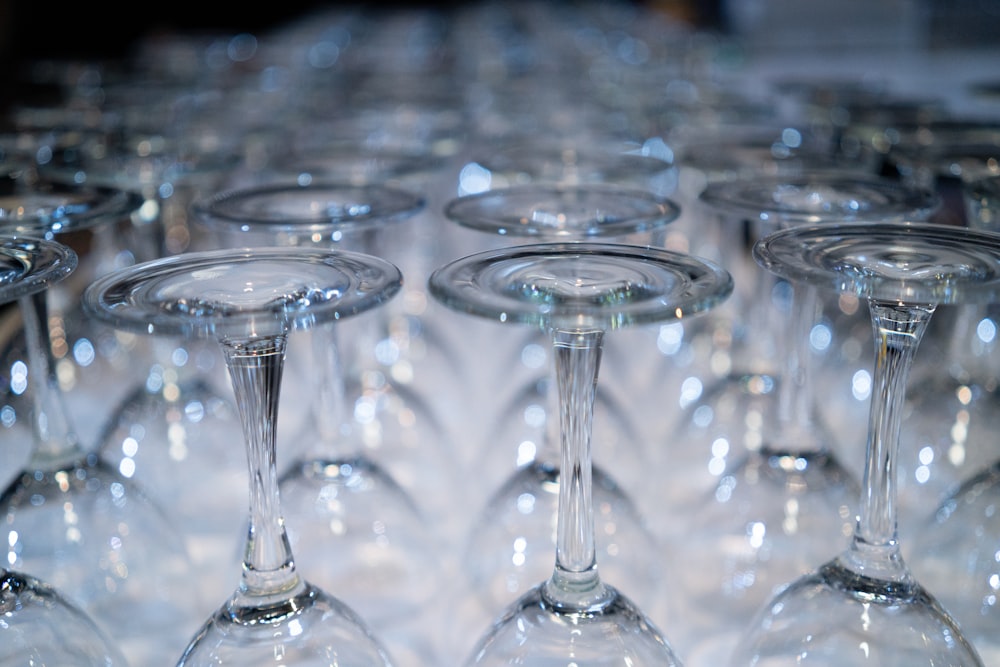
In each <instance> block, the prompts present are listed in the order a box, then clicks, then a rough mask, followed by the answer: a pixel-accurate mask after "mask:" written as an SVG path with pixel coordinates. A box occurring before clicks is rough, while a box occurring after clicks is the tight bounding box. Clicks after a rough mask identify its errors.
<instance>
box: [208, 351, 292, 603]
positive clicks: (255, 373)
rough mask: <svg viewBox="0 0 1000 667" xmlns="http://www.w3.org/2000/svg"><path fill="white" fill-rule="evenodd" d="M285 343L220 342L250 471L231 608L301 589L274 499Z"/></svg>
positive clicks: (277, 499) (277, 597)
mask: <svg viewBox="0 0 1000 667" xmlns="http://www.w3.org/2000/svg"><path fill="white" fill-rule="evenodd" d="M285 345H286V337H285V336H274V337H266V338H254V337H248V338H234V339H226V340H223V341H222V350H223V353H224V354H225V358H226V367H227V368H228V369H229V376H230V378H231V380H232V384H233V390H234V392H235V394H236V405H237V407H238V409H239V413H240V420H241V422H242V425H243V435H244V438H245V440H246V448H247V463H248V465H249V470H250V523H249V527H248V530H247V541H246V547H245V552H244V556H243V577H242V581H241V584H240V588H239V591H238V592H237V596H236V602H237V604H241V603H242V604H246V605H254V606H258V607H259V606H261V605H262V604H266V598H268V597H270V596H274V597H275V599H276V600H281V599H285V598H286V596H287V593H288V592H289V591H291V590H293V589H294V588H296V587H298V586H301V585H303V583H302V581H301V579H300V578H299V577H298V575H297V574H296V572H295V564H294V560H293V558H292V549H291V546H290V545H289V542H288V535H287V533H286V532H285V522H284V518H283V517H282V515H281V508H280V499H279V495H278V481H277V465H276V442H275V434H276V428H277V418H278V398H279V394H280V388H281V374H282V371H283V370H284V360H285ZM261 598H264V599H265V600H263V601H262V600H261Z"/></svg>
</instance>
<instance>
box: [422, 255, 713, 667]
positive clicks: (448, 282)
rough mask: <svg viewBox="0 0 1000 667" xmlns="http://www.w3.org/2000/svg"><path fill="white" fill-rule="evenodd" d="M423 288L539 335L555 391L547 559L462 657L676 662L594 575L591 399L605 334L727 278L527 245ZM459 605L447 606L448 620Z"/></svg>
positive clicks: (709, 298) (687, 261) (687, 312)
mask: <svg viewBox="0 0 1000 667" xmlns="http://www.w3.org/2000/svg"><path fill="white" fill-rule="evenodd" d="M429 287H430V291H431V294H432V295H433V296H434V297H435V298H437V299H438V300H440V301H441V302H442V303H444V304H445V305H446V306H448V307H450V308H452V309H454V310H456V311H459V312H465V313H468V314H472V315H476V316H479V317H483V318H488V319H492V320H494V321H499V322H502V323H514V324H522V325H533V326H537V327H540V328H541V329H542V330H543V331H546V332H547V333H548V334H549V336H550V339H551V345H552V349H553V355H554V363H555V376H556V384H557V387H558V392H559V396H560V400H559V403H560V409H559V421H560V451H561V460H560V467H561V470H562V471H563V475H562V476H561V479H560V483H559V514H558V520H557V527H556V533H557V538H556V547H555V566H554V568H553V569H552V570H551V574H550V576H549V577H548V579H546V580H545V581H543V582H542V583H540V584H538V585H536V586H535V587H533V588H531V589H530V590H528V591H526V592H524V593H523V594H522V595H521V596H519V598H518V599H517V600H515V601H514V602H513V603H512V604H511V605H510V606H509V607H507V609H506V611H505V612H504V613H503V614H502V615H501V616H500V617H499V618H497V620H496V621H495V622H494V623H493V624H492V626H491V627H490V628H489V629H488V630H487V631H486V632H485V634H484V635H482V636H481V638H480V639H479V641H478V643H477V644H476V645H475V647H473V648H472V649H471V652H470V653H469V654H468V656H467V662H466V664H469V665H507V664H522V665H546V664H556V663H560V662H564V661H566V660H571V661H572V662H573V664H575V665H579V666H580V667H589V666H593V665H636V666H637V665H654V664H655V665H664V664H666V665H677V664H680V663H679V661H678V659H677V657H676V655H675V653H674V650H673V649H672V648H671V646H670V645H669V643H668V642H667V641H666V640H665V639H664V637H663V636H662V634H661V633H660V631H659V630H658V629H657V628H656V626H655V624H654V623H652V622H651V621H650V620H649V618H648V617H647V616H646V615H645V614H644V613H643V612H642V611H641V610H640V608H639V607H637V606H636V605H635V604H634V603H633V602H631V601H630V600H629V598H627V597H626V596H625V595H623V594H622V593H621V592H619V590H618V589H617V588H615V587H614V586H612V585H610V584H608V583H605V581H604V580H603V579H602V577H601V576H600V575H599V574H598V555H597V549H596V547H595V522H594V511H595V506H594V496H593V494H592V477H591V444H592V443H591V434H592V429H591V426H592V420H593V410H594V394H595V391H596V386H597V376H598V369H599V366H600V360H601V351H602V349H603V340H604V335H605V333H606V332H607V331H611V330H617V329H620V328H623V327H626V326H630V325H641V324H647V323H654V322H661V321H664V320H667V319H671V318H677V319H680V318H687V317H690V316H692V315H694V314H696V313H698V312H701V311H704V310H706V309H709V308H711V307H713V306H715V305H716V304H717V303H719V302H720V301H722V300H724V299H725V298H726V297H728V295H729V293H730V292H731V290H732V281H731V278H730V276H729V274H728V273H727V272H726V271H725V270H723V269H720V268H718V267H716V266H715V265H713V264H710V263H706V262H703V261H701V260H699V259H697V258H693V257H690V256H687V255H682V254H679V253H672V252H669V251H664V250H657V249H652V248H647V247H641V246H628V245H614V244H592V243H563V244H539V245H533V244H529V245H523V246H513V247H509V248H501V249H499V250H492V251H485V252H480V253H477V254H473V255H469V256H466V257H465V258H462V259H458V260H456V261H454V262H452V263H450V264H447V265H445V266H443V267H441V268H439V269H438V270H436V271H435V272H434V273H432V274H431V277H430V279H429ZM460 609H461V606H460V605H458V604H457V603H456V606H454V607H450V608H449V610H450V614H449V615H450V616H452V617H453V616H454V615H455V613H456V611H457V610H458V611H459V613H460ZM447 613H449V612H448V611H447V610H446V614H447ZM453 622H454V619H453V618H452V619H451V620H450V622H449V627H450V628H451V629H452V631H454V626H453Z"/></svg>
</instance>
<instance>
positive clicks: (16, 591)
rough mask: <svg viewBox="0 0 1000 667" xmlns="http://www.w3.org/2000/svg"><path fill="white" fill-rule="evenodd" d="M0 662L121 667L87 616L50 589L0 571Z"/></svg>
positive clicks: (114, 648)
mask: <svg viewBox="0 0 1000 667" xmlns="http://www.w3.org/2000/svg"><path fill="white" fill-rule="evenodd" d="M0 614H2V617H3V623H2V624H0V663H2V664H5V665H66V666H72V667H115V666H121V667H124V666H125V665H126V664H127V662H126V661H125V657H124V656H123V655H122V654H121V651H120V650H119V649H118V647H117V646H115V644H114V642H113V641H112V640H111V639H110V638H109V637H108V636H107V634H106V633H105V632H104V631H103V630H102V629H101V628H100V627H99V626H98V625H97V623H95V622H94V619H92V618H91V617H90V616H88V615H87V613H86V612H85V611H84V610H83V609H81V608H80V607H78V606H77V605H76V604H74V603H73V602H71V601H70V600H68V599H67V598H66V597H65V596H63V595H62V594H61V593H60V592H59V591H57V590H56V589H55V588H53V587H52V586H50V585H49V584H47V583H45V582H44V581H41V580H39V579H37V578H35V577H32V576H30V575H27V574H22V573H20V572H16V571H13V570H9V569H7V568H0Z"/></svg>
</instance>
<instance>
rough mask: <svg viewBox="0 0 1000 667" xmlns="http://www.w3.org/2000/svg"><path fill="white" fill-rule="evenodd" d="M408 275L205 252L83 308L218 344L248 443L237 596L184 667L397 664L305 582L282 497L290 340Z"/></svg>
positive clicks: (344, 259) (91, 296)
mask: <svg viewBox="0 0 1000 667" xmlns="http://www.w3.org/2000/svg"><path fill="white" fill-rule="evenodd" d="M401 283H402V277H401V274H400V273H399V271H398V269H397V268H396V267H395V266H393V265H392V264H389V263H388V262H386V261H384V260H379V259H377V258H374V257H371V256H367V255H362V254H358V253H348V252H343V251H341V252H338V251H330V250H320V249H306V248H296V249H287V248H258V249H251V250H232V251H228V250H225V251H202V252H200V253H194V252H192V253H186V254H182V255H177V256H174V257H171V258H165V259H161V260H154V261H152V262H147V263H142V264H138V265H136V266H134V267H131V268H129V269H126V270H123V271H120V272H117V273H116V274H113V275H109V276H107V277H105V278H104V279H101V280H98V281H96V282H94V283H93V284H92V285H91V286H90V287H89V288H88V289H87V291H86V292H85V294H84V307H85V308H86V309H87V311H88V312H89V313H91V314H92V315H93V316H94V317H96V318H99V319H101V320H102V321H105V322H107V323H108V324H110V325H112V326H115V327H121V328H124V329H128V330H131V331H135V332H146V333H151V334H159V335H173V336H181V337H196V336H197V337H204V338H211V339H215V340H217V341H218V343H219V345H220V346H221V348H222V352H223V354H224V356H225V359H226V365H227V368H228V369H229V372H230V378H231V381H232V385H233V389H234V392H235V396H236V404H237V407H238V408H239V411H240V416H241V421H242V424H243V429H244V437H245V441H246V454H247V463H248V469H249V473H250V474H249V480H250V483H249V498H250V510H249V517H250V520H249V526H248V529H247V533H246V543H245V550H244V557H243V566H242V572H241V576H240V583H239V586H238V588H237V589H236V591H235V593H233V595H232V596H231V597H230V598H229V599H228V600H227V601H226V602H225V603H224V604H223V605H222V606H221V607H220V608H219V609H218V611H217V612H216V613H215V614H214V615H212V616H211V617H210V618H209V619H208V621H207V622H206V623H205V624H204V625H203V626H202V628H201V629H200V630H199V631H198V632H197V633H196V634H195V635H194V637H193V639H192V640H191V642H190V644H189V645H188V647H187V649H185V650H184V652H183V655H182V656H181V657H180V660H179V662H178V664H179V665H218V664H230V663H234V664H251V663H263V662H272V661H274V660H275V659H276V657H277V658H278V659H280V661H281V662H282V664H295V665H328V666H330V665H387V664H389V658H388V656H387V653H386V652H385V649H384V648H383V647H382V645H381V644H380V643H379V642H378V641H377V640H376V639H375V638H374V636H373V634H372V632H371V630H370V629H369V628H368V626H367V625H366V624H365V623H364V621H362V620H361V618H360V617H359V616H358V615H357V614H356V613H355V612H354V611H353V610H352V609H351V608H350V607H348V606H347V605H346V604H345V603H343V602H342V601H340V600H339V599H338V598H334V597H332V596H331V595H329V594H328V593H325V592H324V591H323V590H322V589H320V588H318V587H316V586H314V585H312V584H310V583H308V582H307V581H306V580H305V579H303V578H302V577H301V576H300V575H299V573H298V569H297V567H296V565H295V560H294V557H293V554H292V549H291V546H290V543H289V540H288V535H287V533H286V531H285V526H284V518H283V516H282V510H281V500H280V494H279V490H278V475H277V463H276V446H275V436H276V420H277V416H278V415H277V412H278V403H279V394H280V386H281V378H282V371H283V368H284V359H285V349H286V343H287V338H288V336H289V334H290V333H291V332H292V331H294V330H299V329H308V328H310V327H313V326H316V325H319V324H321V323H324V322H330V321H332V320H335V319H336V320H341V319H346V318H348V317H350V316H354V315H357V314H359V313H362V312H364V311H366V310H368V309H370V308H373V307H375V306H378V305H380V304H382V303H384V302H385V301H387V300H388V299H389V298H391V297H392V296H394V295H395V294H396V293H397V292H398V291H399V289H400V286H401Z"/></svg>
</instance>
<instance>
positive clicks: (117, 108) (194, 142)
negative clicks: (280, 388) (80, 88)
mask: <svg viewBox="0 0 1000 667" xmlns="http://www.w3.org/2000/svg"><path fill="white" fill-rule="evenodd" d="M158 83H159V84H160V85H156V86H154V85H150V84H149V82H147V81H142V82H132V81H122V80H116V81H115V82H111V81H104V82H103V84H102V87H101V90H100V91H99V94H100V95H101V97H102V99H103V104H104V105H105V107H106V108H108V109H109V110H111V109H113V110H114V113H117V114H119V115H120V116H121V117H122V118H121V121H120V122H121V125H120V127H118V128H117V131H116V132H114V133H110V134H109V135H108V136H107V137H105V139H104V140H103V141H98V142H92V143H90V144H87V145H86V146H84V147H82V148H79V149H74V150H61V151H58V152H56V153H55V154H54V155H53V156H52V157H51V159H50V160H49V161H48V162H47V163H46V164H45V165H43V166H42V167H40V173H42V174H43V175H44V176H45V177H46V178H48V179H51V180H56V181H62V182H66V183H81V182H82V183H85V184H87V185H88V186H91V187H98V186H99V187H105V188H115V189H119V190H124V191H127V192H129V193H131V196H133V197H137V198H138V199H139V205H138V206H137V207H136V208H135V210H134V211H133V212H132V214H131V215H130V216H129V217H128V219H127V220H126V221H125V223H124V224H122V225H120V226H119V227H118V228H117V229H115V230H114V231H115V238H114V239H113V241H114V243H115V248H116V253H117V262H116V266H117V267H123V266H129V265H132V264H135V263H136V262H141V261H150V260H153V259H157V258H159V257H162V256H166V255H172V254H176V253H179V252H184V251H187V250H191V249H195V248H198V247H199V246H200V245H201V239H198V238H195V237H194V236H192V235H193V234H195V235H196V234H197V232H198V228H197V227H196V226H194V225H193V224H191V221H190V219H189V218H190V215H191V213H190V210H189V208H190V204H191V200H192V199H193V198H194V197H195V196H196V195H197V194H198V193H200V192H202V191H203V190H205V189H211V188H212V187H213V186H214V184H215V183H217V182H218V181H219V180H220V179H222V178H223V177H224V176H225V175H226V174H228V173H229V172H230V171H232V170H234V169H236V168H237V167H238V166H239V165H240V164H241V156H240V154H239V153H237V152H235V151H234V150H233V147H232V146H231V145H230V144H228V143H225V142H223V141H222V140H221V138H220V137H219V136H218V135H219V133H220V132H221V131H222V129H223V128H221V127H220V128H215V129H214V130H213V129H208V128H206V127H204V126H198V127H194V126H193V125H187V124H184V121H183V119H186V120H187V121H191V122H193V121H194V117H195V115H196V113H195V109H194V108H193V107H192V106H190V105H191V104H193V101H194V99H195V97H196V96H194V95H193V92H192V90H190V89H187V88H185V91H184V92H185V95H188V96H191V97H184V96H179V95H178V89H177V88H178V84H177V83H169V84H168V83H167V82H166V81H159V82H158ZM173 95H178V97H176V98H173V97H171V96H173ZM93 277H94V276H91V278H93ZM88 283H89V281H88ZM100 331H101V332H102V339H101V345H100V347H99V348H98V349H99V350H100V352H101V353H102V354H103V355H106V356H109V357H112V358H113V359H114V360H115V361H116V366H115V367H114V370H115V371H116V373H115V374H114V375H110V374H109V375H108V378H107V381H106V382H105V383H104V385H106V386H107V387H109V388H106V387H105V386H101V389H100V390H99V391H95V392H91V393H90V395H91V396H92V397H93V396H96V397H100V398H101V399H102V401H103V405H102V409H101V410H100V412H99V413H98V412H96V411H92V413H91V415H94V414H100V416H101V419H100V420H99V423H98V424H96V426H95V428H94V429H93V439H92V441H91V440H90V439H88V444H89V443H90V442H93V443H94V449H95V450H96V452H97V454H98V456H100V457H101V459H102V461H103V462H104V465H107V466H108V467H110V468H113V469H114V470H116V471H118V473H119V474H121V475H123V476H127V477H128V478H129V479H132V480H134V481H135V482H136V483H137V484H140V485H141V486H142V488H143V489H145V490H146V492H147V493H148V494H149V496H150V497H151V498H152V499H154V500H155V501H156V502H157V503H159V504H160V505H161V506H162V507H164V508H167V509H168V510H169V511H170V514H171V516H172V517H174V518H175V519H176V524H177V527H178V529H179V530H181V531H182V534H183V536H184V538H185V543H186V546H187V549H188V552H189V553H190V554H191V557H192V558H193V559H194V561H195V563H196V564H197V566H198V568H199V570H200V571H201V572H203V573H204V574H205V577H204V582H205V585H206V586H209V585H219V586H220V588H219V590H217V591H215V592H213V593H209V598H210V599H214V598H215V597H216V596H218V595H222V594H224V593H225V592H226V591H228V586H226V585H225V573H227V572H230V571H231V568H232V567H234V566H235V565H236V564H237V563H238V562H239V546H238V545H239V543H240V542H239V539H240V534H241V533H240V531H241V529H242V527H241V525H240V524H239V513H238V512H239V510H240V509H242V504H234V505H227V504H226V502H227V501H228V500H229V499H237V498H239V491H240V490H242V489H244V488H246V483H247V482H246V466H245V464H244V461H243V457H242V453H241V452H240V451H239V450H238V449H234V448H232V447H227V446H225V443H227V442H228V438H229V434H230V433H232V431H233V430H234V429H238V428H239V418H238V415H237V414H236V409H235V407H234V406H233V404H232V399H231V398H230V396H231V389H230V388H229V386H228V382H227V381H225V377H224V374H223V373H220V372H219V370H220V369H221V368H222V366H223V360H222V357H221V355H220V354H219V351H218V346H216V345H214V343H208V342H206V341H202V340H183V341H182V340H178V339H169V338H166V337H155V338H150V337H145V336H136V335H135V334H132V333H130V332H123V331H115V330H114V329H111V328H109V327H106V326H102V327H101V329H100ZM110 388H113V389H114V392H115V393H114V394H111V393H110V392H111V389H110ZM92 418H93V417H92ZM288 421H291V415H288ZM206 483H207V484H211V485H214V486H216V487H218V488H226V489H230V490H231V492H230V493H221V494H220V498H219V500H218V502H217V503H215V504H213V505H212V506H211V507H205V505H204V503H202V502H201V495H200V493H199V492H198V489H200V488H202V485H203V484H206ZM234 519H235V520H234Z"/></svg>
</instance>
